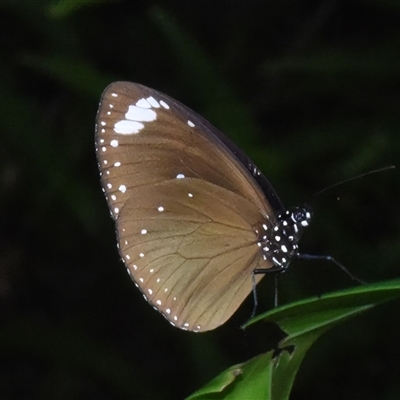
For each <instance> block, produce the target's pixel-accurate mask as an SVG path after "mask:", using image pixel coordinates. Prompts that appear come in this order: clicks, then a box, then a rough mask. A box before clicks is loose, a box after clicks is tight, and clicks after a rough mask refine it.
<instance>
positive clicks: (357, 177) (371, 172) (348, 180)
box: [312, 165, 395, 197]
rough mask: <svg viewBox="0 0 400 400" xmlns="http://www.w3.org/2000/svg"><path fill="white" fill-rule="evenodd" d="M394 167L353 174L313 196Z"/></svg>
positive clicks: (314, 195)
mask: <svg viewBox="0 0 400 400" xmlns="http://www.w3.org/2000/svg"><path fill="white" fill-rule="evenodd" d="M394 168H395V166H394V165H388V166H387V167H382V168H378V169H374V170H372V171H368V172H364V173H362V174H360V175H356V176H353V177H352V178H349V179H345V180H344V181H340V182H337V183H334V184H333V185H330V186H328V187H326V188H324V189H322V190H320V191H318V192H317V193H314V194H313V195H312V197H317V196H319V195H320V194H322V193H324V192H326V191H328V190H331V189H333V188H335V187H337V186H340V185H343V184H345V183H348V182H351V181H355V180H356V179H360V178H364V176H367V175H371V174H376V173H378V172H383V171H387V170H389V169H394Z"/></svg>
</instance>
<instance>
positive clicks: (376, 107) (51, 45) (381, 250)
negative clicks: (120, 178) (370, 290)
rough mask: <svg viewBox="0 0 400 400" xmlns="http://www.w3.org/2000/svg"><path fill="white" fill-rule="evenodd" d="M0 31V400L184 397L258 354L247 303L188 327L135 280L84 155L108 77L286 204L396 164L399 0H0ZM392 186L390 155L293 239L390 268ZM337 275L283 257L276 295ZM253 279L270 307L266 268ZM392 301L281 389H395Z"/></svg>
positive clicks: (351, 261) (374, 269)
mask: <svg viewBox="0 0 400 400" xmlns="http://www.w3.org/2000/svg"><path fill="white" fill-rule="evenodd" d="M0 26H1V28H0V32H1V34H0V46H1V57H0V79H1V90H0V102H1V108H0V116H1V119H0V130H1V136H0V138H1V142H0V191H1V196H0V202H1V204H0V221H1V225H0V227H1V231H0V235H1V236H0V304H1V314H0V396H1V398H2V399H24V398H29V399H46V398H49V399H53V398H54V399H94V398H95V399H128V398H129V399H142V398H143V399H179V398H183V397H184V396H186V395H188V394H190V393H191V392H192V391H194V390H195V389H197V388H199V387H200V386H201V385H202V384H204V383H206V382H207V381H208V380H209V379H211V378H212V377H213V376H215V375H216V374H217V373H219V372H221V371H222V370H223V369H224V368H226V367H228V366H230V365H232V364H233V363H237V362H241V361H244V360H246V359H247V358H249V357H250V356H251V355H253V354H254V352H257V351H261V349H262V348H261V347H260V346H259V343H258V342H256V340H255V339H252V336H251V334H247V335H246V334H243V333H242V332H241V331H240V329H239V326H240V324H241V323H243V322H244V321H246V319H247V318H248V317H249V315H250V312H251V308H252V302H251V299H248V301H246V302H245V304H244V305H243V307H241V309H240V310H239V311H238V313H236V314H235V316H234V317H233V318H232V319H231V320H230V321H229V322H228V323H227V324H226V325H224V326H223V327H221V328H219V329H217V330H216V331H213V332H210V333H204V334H194V333H188V332H183V331H180V330H178V329H176V328H173V327H172V326H171V325H170V324H169V323H168V322H167V321H166V320H165V319H164V318H163V317H162V316H161V315H159V314H158V313H156V312H155V311H154V310H153V309H152V308H151V307H149V305H148V304H146V302H145V301H144V300H143V298H142V296H141V294H140V293H139V291H138V290H137V289H136V288H135V286H134V285H133V284H132V282H131V281H130V278H129V276H128V274H127V273H126V270H125V267H124V266H123V264H122V262H121V261H120V260H119V256H118V252H117V248H116V241H115V235H114V226H113V222H112V220H111V218H110V216H109V212H108V209H107V205H106V202H105V200H104V198H103V195H102V192H101V190H100V182H99V176H98V171H97V164H96V159H95V152H94V143H93V131H94V118H95V115H96V109H97V105H98V100H99V98H100V95H101V92H102V90H103V89H104V88H105V86H106V85H107V84H108V83H110V82H112V81H114V80H131V81H134V82H139V83H142V84H145V85H147V86H150V87H153V88H156V89H158V90H160V91H163V92H165V93H167V94H169V95H170V96H172V97H174V98H176V99H179V100H180V101H181V102H183V103H184V104H186V105H188V106H190V107H191V108H193V109H195V110H196V111H198V112H199V113H200V114H202V115H203V116H205V117H206V118H207V119H209V120H210V121H211V122H212V123H213V124H214V125H216V126H217V127H219V128H220V129H221V130H222V131H223V132H225V133H226V134H227V135H228V136H229V137H230V138H231V139H232V140H233V141H234V142H236V143H237V144H238V145H239V146H241V147H242V148H243V149H244V150H245V151H246V153H247V154H249V155H250V157H252V159H253V160H254V161H255V162H256V164H257V165H258V166H259V167H260V168H261V170H263V171H264V173H265V175H266V176H267V177H268V178H269V179H270V181H271V182H272V183H273V184H274V186H275V189H276V190H277V191H278V193H279V194H280V196H281V199H282V201H283V202H284V203H285V204H286V205H287V206H290V205H299V204H302V203H304V202H305V201H308V200H310V198H311V196H312V194H313V193H315V192H316V191H318V190H320V189H322V188H324V187H327V186H329V185H331V184H333V183H336V182H338V181H341V180H344V179H347V178H350V177H353V176H355V175H357V174H360V173H362V172H365V171H369V170H372V169H375V168H379V167H382V166H385V165H390V164H397V165H398V167H400V163H399V150H400V135H399V132H400V114H399V107H400V3H399V2H398V1H395V0H391V1H390V0H386V1H383V0H382V1H378V0H376V1H372V0H371V1H366V0H363V1H351V0H346V1H335V0H326V1H281V0H273V1H228V0H226V1H206V0H204V1H187V0H181V1H168V0H159V1H147V2H146V1H120V2H96V1H91V2H86V3H81V2H79V1H76V2H72V1H41V2H39V1H38V2H35V1H10V2H4V1H3V2H1V4H0ZM399 191H400V185H399V179H398V171H397V170H394V171H388V172H383V173H380V174H377V175H371V176H368V177H365V178H363V179H360V180H357V181H354V182H352V183H349V184H346V185H342V186H340V187H338V188H335V189H333V190H331V191H329V192H327V193H325V194H323V195H321V196H318V197H317V198H314V199H313V200H312V201H311V204H312V205H313V206H314V210H315V219H314V221H313V224H312V227H311V228H310V229H309V230H308V231H307V232H306V234H305V236H304V238H303V240H302V242H301V251H302V252H304V253H308V254H330V255H332V256H334V257H335V258H336V259H338V260H340V262H342V263H343V264H344V265H345V266H346V267H347V268H348V269H349V270H350V271H351V272H352V273H353V274H355V275H356V276H358V277H359V278H361V279H364V280H366V281H370V282H374V281H379V280H384V279H389V278H393V277H397V276H398V275H399V273H398V269H399V265H398V260H399V259H400V246H399V226H400V213H399V208H398V203H399V199H400V193H399ZM338 199H339V200H338ZM351 285H353V282H352V281H350V280H349V279H348V277H347V276H346V275H345V274H343V273H342V272H341V271H340V270H339V269H338V268H337V267H335V266H334V265H330V264H329V263H323V262H305V261H295V262H293V263H292V265H291V268H290V269H289V271H288V272H287V273H286V274H284V275H283V276H282V277H281V279H280V286H279V299H280V302H281V303H287V302H289V301H293V300H296V299H301V298H305V297H307V296H313V295H318V294H320V293H326V292H328V291H333V290H338V289H341V288H345V287H349V286H351ZM258 293H259V296H260V298H261V305H260V308H259V311H263V310H267V309H268V308H270V307H271V305H272V300H273V285H272V280H271V279H270V278H268V277H267V278H265V279H264V280H263V282H262V283H261V284H260V286H259V289H258ZM398 306H399V302H392V303H388V304H386V305H384V306H380V307H379V308H377V309H375V310H372V311H370V312H368V313H366V314H364V315H362V316H359V317H357V318H356V319H354V320H352V321H349V322H347V323H345V324H344V325H340V326H338V327H337V328H335V329H334V330H332V331H330V332H328V333H327V334H325V336H324V337H323V338H321V339H320V340H319V341H318V343H317V344H316V345H315V346H314V347H313V348H312V350H311V352H310V354H309V355H308V357H307V358H306V360H305V362H304V364H303V366H302V368H301V370H300V373H299V376H298V378H297V380H296V383H295V388H294V391H293V394H292V399H303V398H308V399H324V400H329V399H338V398H340V399H365V400H368V399H377V398H379V399H398V398H399V397H400V380H399V376H400V363H399V355H400V323H399V317H398V316H399V312H398ZM264 328H265V327H264V326H262V325H260V326H259V330H260V332H258V335H257V337H258V340H259V338H260V337H262V336H263V335H264V338H263V339H262V340H261V342H265V341H266V340H267V339H268V338H270V336H269V335H268V333H267V331H265V330H264ZM257 349H258V350H257Z"/></svg>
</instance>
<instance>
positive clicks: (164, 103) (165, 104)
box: [160, 100, 169, 110]
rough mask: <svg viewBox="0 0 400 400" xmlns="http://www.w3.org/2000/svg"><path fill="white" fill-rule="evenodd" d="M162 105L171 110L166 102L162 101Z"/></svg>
mask: <svg viewBox="0 0 400 400" xmlns="http://www.w3.org/2000/svg"><path fill="white" fill-rule="evenodd" d="M160 104H161V105H162V106H163V107H164V108H165V109H166V110H169V105H168V104H167V103H166V102H165V101H164V100H161V101H160Z"/></svg>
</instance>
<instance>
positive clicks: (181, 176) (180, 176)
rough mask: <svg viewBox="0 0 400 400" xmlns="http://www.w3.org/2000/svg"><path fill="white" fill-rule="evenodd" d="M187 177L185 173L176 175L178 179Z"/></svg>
mask: <svg viewBox="0 0 400 400" xmlns="http://www.w3.org/2000/svg"><path fill="white" fill-rule="evenodd" d="M184 177H185V175H183V174H178V175H177V176H176V179H183V178H184Z"/></svg>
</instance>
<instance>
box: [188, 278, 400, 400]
mask: <svg viewBox="0 0 400 400" xmlns="http://www.w3.org/2000/svg"><path fill="white" fill-rule="evenodd" d="M399 296H400V280H393V281H387V282H380V283H376V284H371V285H362V286H357V287H355V288H351V289H347V290H342V291H339V292H334V293H329V294H326V295H323V296H320V297H314V298H310V299H306V300H302V301H298V302H295V303H292V304H288V305H285V306H282V307H278V308H276V309H273V310H271V311H269V312H267V313H264V314H262V315H259V316H257V317H256V318H253V319H252V320H250V321H249V322H247V323H246V324H245V326H244V327H247V326H249V325H252V324H254V323H256V322H261V321H263V322H268V323H276V324H278V325H279V327H280V328H281V329H282V331H283V332H284V333H285V334H286V335H287V336H286V337H285V338H284V339H283V340H281V341H280V342H279V343H278V345H277V348H276V350H275V351H270V352H268V353H265V354H261V355H259V356H257V357H255V358H253V359H251V360H249V361H247V362H245V363H242V364H238V365H235V366H233V367H231V368H229V369H227V370H226V371H224V372H223V373H222V374H220V375H219V376H218V377H216V378H215V379H214V380H212V381H211V382H210V383H208V384H207V385H206V386H204V387H203V388H202V389H200V390H199V391H197V392H195V393H194V394H192V395H191V396H190V397H189V398H188V399H190V400H193V399H245V398H246V399H247V398H249V399H255V398H263V399H267V400H285V399H289V395H290V392H291V388H292V385H293V382H294V379H295V377H296V374H297V371H298V369H299V367H300V365H301V362H302V360H303V358H304V356H305V355H306V353H307V351H308V349H309V348H310V347H311V345H312V344H313V343H314V342H315V341H316V340H317V339H318V338H319V337H320V336H321V335H322V334H323V333H324V332H326V331H327V330H328V329H329V328H331V327H333V326H335V325H336V324H337V323H339V322H342V321H345V320H347V319H349V318H351V317H353V316H355V315H358V314H360V313H361V312H364V311H366V310H369V309H370V308H372V307H374V306H376V305H378V304H381V303H383V302H386V301H388V300H392V299H394V298H396V297H399ZM333 345H334V344H333ZM274 354H275V356H274Z"/></svg>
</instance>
